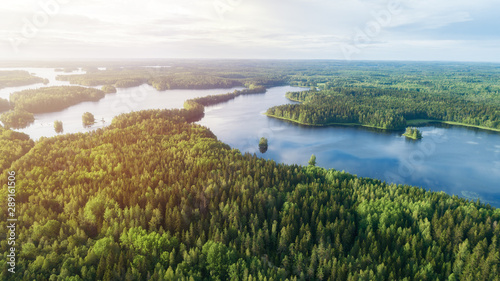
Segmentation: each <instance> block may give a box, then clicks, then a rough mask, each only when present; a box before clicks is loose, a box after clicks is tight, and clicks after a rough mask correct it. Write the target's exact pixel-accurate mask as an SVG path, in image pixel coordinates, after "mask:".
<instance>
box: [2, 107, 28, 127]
mask: <svg viewBox="0 0 500 281" xmlns="http://www.w3.org/2000/svg"><path fill="white" fill-rule="evenodd" d="M0 121H2V123H3V124H4V126H5V128H7V129H10V128H12V129H23V128H26V127H28V126H29V125H30V124H32V123H33V122H35V116H34V115H33V113H31V112H28V111H25V110H22V109H14V110H11V111H7V112H5V113H3V114H2V115H0Z"/></svg>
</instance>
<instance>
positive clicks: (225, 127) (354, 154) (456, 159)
mask: <svg viewBox="0 0 500 281" xmlns="http://www.w3.org/2000/svg"><path fill="white" fill-rule="evenodd" d="M27 70H29V71H30V72H32V73H36V74H37V75H38V76H40V77H43V78H49V80H50V83H49V84H48V85H43V84H40V85H38V84H37V85H32V86H25V87H16V88H6V89H2V90H0V97H3V98H8V95H9V94H10V93H11V92H13V91H18V90H22V89H27V88H38V87H44V86H54V85H68V83H67V82H61V81H55V80H54V77H55V75H56V73H55V72H54V71H53V69H27ZM57 74H59V73H57ZM234 89H236V88H233V89H213V90H169V91H163V92H158V91H156V90H155V89H154V88H152V87H151V86H149V85H142V86H139V87H134V88H127V89H118V92H117V93H116V94H107V95H106V96H105V98H103V99H101V100H100V101H98V102H85V103H80V104H78V105H75V106H72V107H70V108H67V109H65V110H63V111H60V112H54V113H47V114H37V115H35V118H36V121H35V123H34V124H33V125H31V126H30V127H28V128H25V129H21V130H19V131H22V132H25V133H27V134H29V135H30V136H31V137H32V138H33V139H35V140H36V139H38V138H40V137H42V136H44V137H50V136H54V135H56V133H55V132H54V128H53V123H54V121H55V120H61V121H63V126H64V133H75V132H85V131H88V130H93V129H96V128H101V127H105V126H107V125H109V124H110V122H111V120H112V118H113V117H114V116H116V115H119V114H121V113H126V112H130V111H137V110H143V109H156V108H181V107H182V105H183V103H184V101H185V100H187V99H191V98H194V97H201V96H207V95H214V94H222V93H227V92H232V91H234ZM298 90H302V88H296V87H290V86H283V87H274V88H271V89H269V90H268V91H267V93H265V94H257V95H247V96H240V97H237V98H236V99H234V100H232V101H229V102H226V103H223V104H219V105H216V106H211V107H207V108H206V110H205V117H204V118H203V119H202V120H201V121H199V122H198V123H199V124H201V125H204V126H206V127H208V128H210V129H211V130H212V131H213V132H214V133H215V135H216V136H217V137H218V139H219V140H221V141H223V142H225V143H227V144H229V145H230V146H231V147H233V148H237V149H239V150H240V151H242V152H250V153H256V154H257V155H259V156H260V157H263V158H266V159H273V160H275V161H276V162H281V163H286V164H294V163H296V164H301V165H307V161H308V160H309V158H310V156H311V154H315V155H316V156H317V165H318V166H321V167H325V168H334V169H337V170H345V171H346V172H349V173H352V174H357V175H358V176H362V177H372V178H377V179H381V180H385V181H388V182H396V183H402V184H411V185H415V186H421V187H424V188H426V189H430V190H433V191H444V192H447V193H449V194H456V195H459V196H462V197H468V198H480V199H481V201H483V202H485V203H490V204H491V205H494V206H497V207H500V133H495V132H489V131H484V130H475V129H470V128H464V127H457V126H446V127H443V126H427V127H420V128H419V129H420V130H421V131H422V134H423V139H422V140H419V141H412V140H407V139H406V138H405V137H403V136H401V133H402V132H383V131H378V130H373V129H367V128H357V127H342V126H336V127H305V126H300V125H296V124H293V123H290V122H286V121H281V120H277V119H273V118H269V117H267V116H265V115H263V113H264V112H265V111H266V110H267V109H268V108H269V107H271V106H275V105H281V104H285V103H292V102H291V101H289V100H288V99H286V98H285V93H286V92H288V91H298ZM86 111H89V112H91V113H92V114H94V116H95V118H96V120H97V121H98V123H96V124H95V125H94V126H92V127H91V128H84V127H83V125H82V122H81V116H82V114H83V113H84V112H86ZM263 136H264V137H266V138H267V139H268V140H269V149H268V151H267V152H266V153H265V154H262V153H260V152H259V149H258V142H259V139H260V137H263Z"/></svg>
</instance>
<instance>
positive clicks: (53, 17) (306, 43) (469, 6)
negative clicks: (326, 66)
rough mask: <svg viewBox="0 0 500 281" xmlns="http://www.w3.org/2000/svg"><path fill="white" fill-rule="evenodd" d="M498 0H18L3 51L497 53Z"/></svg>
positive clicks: (343, 55)
mask: <svg viewBox="0 0 500 281" xmlns="http://www.w3.org/2000/svg"><path fill="white" fill-rule="evenodd" d="M498 4H499V1H498V0H475V1H471V0H400V1H397V0H307V1H306V0H266V1H265V0H196V1H195V0H178V1H170V0H143V1H134V0H106V1H101V0H16V1H2V3H1V4H0V38H2V44H1V45H0V51H1V53H0V54H1V55H0V59H30V58H46V59H49V58H129V57H130V58H156V57H161V58H276V59H356V60H361V59H370V60H458V61H495V62H500V32H498V28H499V27H500V19H499V17H498V16H497V14H498V11H499V9H498Z"/></svg>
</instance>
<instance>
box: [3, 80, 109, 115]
mask: <svg viewBox="0 0 500 281" xmlns="http://www.w3.org/2000/svg"><path fill="white" fill-rule="evenodd" d="M104 95H105V94H104V92H103V91H101V90H98V89H93V88H85V87H78V86H55V87H45V88H39V89H34V90H24V91H20V92H15V93H13V94H11V95H10V102H11V103H13V104H14V107H15V108H16V109H22V110H26V111H29V112H32V113H45V112H54V111H59V110H62V109H65V108H67V107H70V106H72V105H75V104H78V103H80V102H84V101H98V100H100V99H102V98H103V97H104Z"/></svg>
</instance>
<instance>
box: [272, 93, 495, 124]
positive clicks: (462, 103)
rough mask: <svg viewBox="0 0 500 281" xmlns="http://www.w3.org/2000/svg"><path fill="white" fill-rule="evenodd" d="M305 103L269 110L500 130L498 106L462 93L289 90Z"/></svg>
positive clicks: (313, 117) (308, 119)
mask: <svg viewBox="0 0 500 281" xmlns="http://www.w3.org/2000/svg"><path fill="white" fill-rule="evenodd" d="M287 97H288V98H289V99H291V100H295V101H300V102H302V103H301V104H287V105H282V106H276V107H272V108H270V109H269V110H268V111H267V114H268V115H269V116H272V117H278V118H284V119H288V120H292V121H296V122H299V123H301V124H307V125H328V124H355V125H365V126H370V127H376V128H381V129H390V130H401V129H404V128H405V127H406V125H407V121H411V120H422V119H423V120H432V121H451V122H456V123H461V124H465V125H472V126H479V127H484V128H491V129H500V105H496V104H493V103H489V102H482V101H471V100H468V99H465V98H463V97H461V96H451V95H448V94H438V93H425V92H416V91H403V90H394V89H378V88H355V87H342V88H329V89H328V90H321V91H317V90H315V89H314V90H310V91H304V92H291V93H287Z"/></svg>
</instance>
